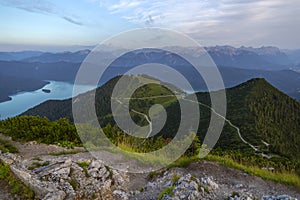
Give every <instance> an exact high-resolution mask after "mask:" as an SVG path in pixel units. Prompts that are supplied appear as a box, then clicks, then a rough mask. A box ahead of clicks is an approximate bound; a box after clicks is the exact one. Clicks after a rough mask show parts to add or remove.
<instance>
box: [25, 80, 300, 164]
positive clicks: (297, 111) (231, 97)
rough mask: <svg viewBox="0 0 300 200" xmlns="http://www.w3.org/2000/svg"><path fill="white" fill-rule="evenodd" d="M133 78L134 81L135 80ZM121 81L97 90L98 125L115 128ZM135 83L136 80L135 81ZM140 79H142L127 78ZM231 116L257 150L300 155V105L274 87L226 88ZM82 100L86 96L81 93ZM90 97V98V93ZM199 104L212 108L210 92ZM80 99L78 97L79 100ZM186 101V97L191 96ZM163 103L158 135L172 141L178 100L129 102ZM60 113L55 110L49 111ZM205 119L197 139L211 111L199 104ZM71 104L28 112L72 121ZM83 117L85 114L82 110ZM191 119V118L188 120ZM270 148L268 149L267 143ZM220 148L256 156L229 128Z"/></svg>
mask: <svg viewBox="0 0 300 200" xmlns="http://www.w3.org/2000/svg"><path fill="white" fill-rule="evenodd" d="M131 78H133V77H131ZM118 79H119V77H117V78H114V79H112V80H111V81H109V82H107V83H106V84H105V85H103V86H102V87H100V88H98V89H97V92H96V111H97V115H98V117H99V121H100V124H101V125H102V126H105V125H106V124H108V123H110V124H112V126H113V125H114V120H113V117H112V115H111V108H110V105H111V99H110V97H111V93H112V90H113V88H114V85H115V84H116V82H117V81H118ZM133 79H135V78H133ZM128 81H129V82H130V81H138V80H136V79H135V80H128ZM169 94H170V91H169V90H168V89H166V88H164V87H161V86H159V87H158V86H157V85H155V84H152V85H151V84H150V85H147V86H143V87H142V88H140V89H138V90H137V91H136V92H135V93H134V95H133V97H148V96H151V95H156V96H159V95H169ZM226 95H227V116H226V118H227V119H229V120H230V121H231V122H232V123H233V124H234V125H236V126H238V127H239V128H240V131H241V134H242V136H243V137H244V138H245V139H246V140H247V141H248V142H250V143H251V144H254V145H255V146H258V147H259V149H260V150H263V151H268V150H269V151H270V152H271V153H275V154H277V155H279V156H284V157H290V158H299V157H300V153H299V152H300V145H299V143H300V103H299V102H297V101H295V100H293V99H292V98H290V97H288V96H287V95H285V94H284V93H282V92H280V91H279V90H277V89H276V88H274V87H273V86H271V85H270V84H269V83H268V82H266V81H265V80H264V79H252V80H250V81H247V82H246V83H243V84H241V85H239V86H236V87H233V88H230V89H227V90H226ZM81 96H82V97H81V98H84V95H81ZM86 96H88V95H86ZM197 97H198V100H199V102H202V103H204V104H206V105H210V99H209V95H208V93H197ZM79 98H80V97H79ZM187 98H188V97H187ZM156 103H158V104H163V106H164V107H165V108H166V110H167V113H168V118H167V122H168V123H166V124H168V125H166V126H165V127H164V128H163V129H162V131H161V132H160V134H159V135H162V136H163V137H164V138H172V137H173V136H174V134H175V133H176V131H177V128H178V124H179V122H180V121H179V120H178V119H179V116H180V108H179V105H178V102H177V101H176V98H175V97H166V98H162V97H159V98H154V99H143V100H141V99H133V100H131V101H130V107H131V109H135V110H137V111H139V112H143V113H145V114H146V115H148V110H149V108H150V107H151V105H153V104H156ZM53 109H55V110H59V112H53V111H51V110H53ZM200 112H201V119H200V122H199V124H200V126H199V129H198V135H199V138H200V140H201V141H203V138H204V136H205V133H206V130H207V127H208V124H209V121H210V116H211V111H210V109H208V108H206V107H204V106H200ZM71 113H72V111H71V100H65V101H51V102H46V103H43V104H41V105H39V106H37V107H35V108H33V109H31V110H29V111H27V112H26V113H25V114H28V115H40V116H42V117H43V116H47V117H49V118H50V119H51V120H56V119H59V118H61V117H67V118H69V119H71V120H72V117H71V116H72V114H71ZM83 113H84V111H83ZM130 114H131V116H132V119H133V120H134V121H135V122H136V123H138V124H140V125H144V124H147V122H146V120H145V118H144V117H143V116H141V115H138V114H136V113H133V112H130ZM187 117H188V116H187ZM263 141H264V142H267V143H269V144H270V146H269V149H268V148H267V147H266V146H265V145H264V144H263ZM216 147H220V148H222V149H223V150H230V149H241V150H243V151H244V152H252V153H253V151H252V150H251V149H250V148H249V146H248V145H246V144H244V143H243V142H242V141H241V139H240V138H239V137H238V135H237V131H236V129H235V128H233V127H232V126H230V125H229V124H228V123H226V124H225V126H224V129H223V131H222V134H221V138H220V140H219V141H218V143H217V146H216Z"/></svg>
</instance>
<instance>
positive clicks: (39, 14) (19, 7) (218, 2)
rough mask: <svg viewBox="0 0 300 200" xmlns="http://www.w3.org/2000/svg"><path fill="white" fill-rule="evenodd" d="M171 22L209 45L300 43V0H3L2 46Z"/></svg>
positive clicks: (90, 37) (78, 39) (95, 36)
mask: <svg viewBox="0 0 300 200" xmlns="http://www.w3.org/2000/svg"><path fill="white" fill-rule="evenodd" d="M141 27H162V28H170V29H174V30H176V31H180V32H183V33H186V34H188V35H189V36H191V37H192V38H194V39H196V40H197V41H199V42H200V44H202V45H205V46H211V45H224V44H228V45H233V46H241V45H246V46H262V45H273V46H278V47H280V48H300V39H299V35H300V1H299V0H286V1H283V0H187V1H182V0H164V1H162V0H161V1H158V0H117V1H116V0H113V1H111V0H0V50H2V51H3V50H24V49H41V50H55V49H56V50H67V49H68V48H69V49H70V48H71V46H73V47H74V45H79V46H77V47H78V48H81V46H90V45H96V44H98V43H99V42H101V41H102V40H104V39H106V38H107V37H110V36H112V35H114V34H117V33H120V32H122V31H126V30H130V29H133V28H141Z"/></svg>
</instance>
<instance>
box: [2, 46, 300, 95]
mask: <svg viewBox="0 0 300 200" xmlns="http://www.w3.org/2000/svg"><path fill="white" fill-rule="evenodd" d="M172 48H176V50H177V51H179V52H181V53H182V54H183V55H190V56H192V57H193V58H195V59H197V58H198V57H199V52H198V49H193V48H184V49H183V48H180V47H172ZM206 50H207V52H208V53H209V54H210V55H211V57H212V58H213V59H214V61H215V63H216V64H217V66H218V67H219V70H220V72H221V74H222V76H223V80H224V83H225V86H226V87H232V86H235V85H237V84H240V83H242V82H244V81H246V80H249V79H251V78H258V77H259V78H265V79H266V80H267V81H269V82H270V83H271V84H272V85H273V86H275V87H277V88H278V89H280V90H281V91H283V92H285V93H286V94H288V95H290V96H291V97H293V98H295V99H298V100H300V73H299V71H300V70H299V69H300V64H295V62H294V61H295V58H297V56H296V55H297V52H298V51H293V52H290V51H289V52H287V51H281V50H280V49H278V48H276V47H261V48H252V47H240V48H234V47H230V46H216V47H207V48H206ZM89 53H90V50H82V51H77V52H61V53H43V52H38V51H25V52H0V76H2V77H15V78H20V79H24V78H25V79H30V80H31V79H34V80H39V81H43V80H56V81H66V82H73V81H74V79H75V76H76V73H77V71H78V69H79V67H80V64H81V62H82V61H83V60H84V59H85V57H86V56H87V55H88V54H89ZM114 55H118V50H116V49H109V50H107V51H103V52H101V54H99V56H100V58H99V59H100V60H101V59H109V58H112V57H113V56H114ZM290 56H292V57H290ZM293 56H294V57H293ZM1 60H2V61H1ZM149 62H150V63H151V62H152V63H155V62H158V63H161V64H165V65H168V66H171V67H173V68H174V69H176V70H178V71H179V72H181V73H182V74H184V75H185V76H186V77H187V79H188V80H190V81H191V82H192V84H193V83H195V90H199V91H202V90H206V87H205V83H204V81H203V79H202V77H201V76H199V75H197V73H195V70H192V67H191V66H190V65H189V63H187V62H186V61H185V60H183V59H182V58H180V57H178V56H177V55H175V54H170V53H168V52H163V51H159V50H153V49H148V50H147V51H145V50H137V51H133V52H129V53H127V54H125V55H123V56H121V57H119V58H118V59H116V60H115V61H114V62H113V63H112V64H111V66H110V68H109V69H108V70H107V71H106V74H105V76H104V77H103V79H102V80H101V84H102V83H104V82H106V81H108V80H110V79H111V78H113V77H115V76H117V75H119V74H123V73H125V72H126V71H128V70H129V69H131V68H132V67H134V66H137V65H140V64H145V63H149ZM289 63H290V64H289ZM97 67H99V66H97ZM100 67H101V66H100ZM162 73H163V72H162ZM5 80H6V82H5V85H11V86H12V88H16V87H18V83H17V82H16V81H14V80H15V79H8V78H5ZM9 80H10V81H9ZM196 83H197V84H196ZM101 84H100V85H101ZM35 86H36V87H38V86H41V85H40V84H36V85H35ZM15 91H16V90H15V89H11V90H10V91H8V92H3V91H1V93H2V94H1V96H2V100H5V99H8V96H6V95H8V94H10V95H11V94H15ZM18 91H19V90H18ZM22 91H24V90H22ZM25 91H26V90H25Z"/></svg>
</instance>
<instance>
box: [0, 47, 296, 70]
mask: <svg viewBox="0 0 300 200" xmlns="http://www.w3.org/2000/svg"><path fill="white" fill-rule="evenodd" d="M174 48H176V49H177V50H178V49H179V51H181V52H183V53H184V54H190V55H193V56H195V57H197V56H198V55H197V50H195V49H194V48H190V49H189V48H181V47H174ZM103 49H104V48H103ZM205 49H206V50H207V52H208V53H209V54H210V55H211V57H212V58H213V59H214V61H215V63H216V64H217V65H218V66H226V67H237V68H245V69H262V70H278V69H288V68H290V67H291V65H294V64H297V63H300V57H299V56H300V50H280V49H279V48H277V47H271V46H268V47H260V48H253V47H244V46H242V47H240V48H235V47H231V46H215V47H205ZM116 52H118V50H117V49H105V50H104V51H103V55H104V54H105V57H110V54H111V55H113V54H115V53H116ZM89 53H90V50H89V49H86V50H81V51H76V52H60V53H50V52H39V51H23V52H0V60H3V61H24V62H41V63H52V62H72V63H80V62H82V61H83V60H84V59H85V58H86V56H87V55H88V54H89Z"/></svg>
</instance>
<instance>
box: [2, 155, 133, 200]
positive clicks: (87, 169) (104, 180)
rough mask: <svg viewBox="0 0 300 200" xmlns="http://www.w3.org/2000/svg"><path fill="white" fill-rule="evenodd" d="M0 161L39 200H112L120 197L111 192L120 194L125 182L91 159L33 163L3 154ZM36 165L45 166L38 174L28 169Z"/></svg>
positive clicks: (77, 157) (66, 158) (48, 159)
mask: <svg viewBox="0 0 300 200" xmlns="http://www.w3.org/2000/svg"><path fill="white" fill-rule="evenodd" d="M84 157H87V156H86V155H85V156H84ZM0 159H1V160H2V161H3V162H5V163H6V164H9V165H10V168H11V170H12V172H13V173H14V174H15V175H16V176H17V177H18V178H19V179H20V180H22V181H23V182H24V183H25V184H26V185H29V186H30V187H31V188H32V189H33V190H34V191H35V193H36V194H37V196H38V197H39V198H40V199H45V200H50V199H53V200H54V199H55V200H60V199H61V200H62V199H89V198H91V197H92V198H94V199H116V198H119V196H120V197H122V195H120V194H121V193H120V192H115V193H114V191H115V190H116V191H123V190H124V189H125V185H126V183H127V182H128V176H127V175H126V174H124V173H120V172H118V171H116V170H113V169H110V168H109V167H107V166H105V165H104V164H103V163H102V162H101V161H98V160H95V159H93V158H92V157H91V156H89V157H88V158H81V156H80V155H72V156H60V157H59V156H57V157H56V156H44V157H42V158H39V161H36V160H22V159H21V158H20V157H18V156H16V155H14V154H10V153H5V154H1V155H0ZM37 162H39V163H45V162H47V163H49V164H48V165H47V166H43V167H40V168H38V170H37V169H35V170H29V169H28V168H30V166H32V165H33V164H34V163H37ZM35 172H37V173H35Z"/></svg>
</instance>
